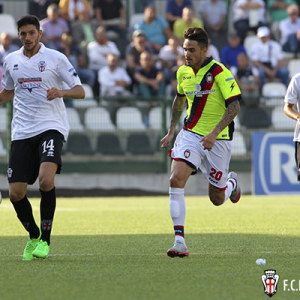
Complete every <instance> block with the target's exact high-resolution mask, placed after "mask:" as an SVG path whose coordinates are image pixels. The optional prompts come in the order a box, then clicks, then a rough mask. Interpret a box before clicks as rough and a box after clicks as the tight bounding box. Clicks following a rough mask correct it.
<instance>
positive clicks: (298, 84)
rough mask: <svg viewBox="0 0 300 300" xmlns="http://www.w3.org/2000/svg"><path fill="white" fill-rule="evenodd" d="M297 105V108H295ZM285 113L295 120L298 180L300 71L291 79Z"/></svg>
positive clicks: (299, 174)
mask: <svg viewBox="0 0 300 300" xmlns="http://www.w3.org/2000/svg"><path fill="white" fill-rule="evenodd" d="M294 106H296V110H295V109H294ZM283 111H284V113H285V114H286V115H287V116H288V117H289V118H291V119H293V120H295V121H296V122H295V130H294V139H293V140H294V142H295V159H296V167H297V180H298V181H300V73H297V74H295V75H294V76H293V78H292V79H291V82H290V84H289V86H288V89H287V91H286V95H285V98H284V110H283Z"/></svg>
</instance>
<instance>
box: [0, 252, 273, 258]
mask: <svg viewBox="0 0 300 300" xmlns="http://www.w3.org/2000/svg"><path fill="white" fill-rule="evenodd" d="M252 253H253V254H272V253H274V252H273V251H258V252H252ZM98 255H101V256H103V253H70V254H58V253H57V254H49V256H50V257H51V256H53V257H69V256H98ZM106 255H107V256H152V255H155V256H160V255H167V253H154V254H151V253H114V254H106ZM190 255H244V252H215V253H212V252H192V253H190ZM0 257H22V255H19V254H0Z"/></svg>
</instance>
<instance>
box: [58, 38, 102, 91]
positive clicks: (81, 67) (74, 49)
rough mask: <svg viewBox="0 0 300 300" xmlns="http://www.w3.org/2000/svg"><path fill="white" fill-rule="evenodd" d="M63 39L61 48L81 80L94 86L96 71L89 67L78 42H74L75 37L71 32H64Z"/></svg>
mask: <svg viewBox="0 0 300 300" xmlns="http://www.w3.org/2000/svg"><path fill="white" fill-rule="evenodd" d="M61 39H62V46H61V48H60V49H59V50H60V52H62V53H64V54H65V55H66V57H67V58H68V59H69V61H70V63H71V64H72V65H73V67H74V68H75V70H76V72H77V74H78V76H79V78H80V79H81V81H82V82H83V83H87V84H88V85H89V86H91V87H93V86H94V83H95V80H96V75H95V72H94V71H92V70H89V69H87V64H86V59H85V56H84V55H83V54H82V51H81V49H80V48H79V47H78V46H77V45H76V44H73V43H72V42H73V39H72V36H71V35H70V34H68V33H63V34H62V37H61Z"/></svg>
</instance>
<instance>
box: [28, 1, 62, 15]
mask: <svg viewBox="0 0 300 300" xmlns="http://www.w3.org/2000/svg"><path fill="white" fill-rule="evenodd" d="M53 2H56V3H57V2H58V1H53V0H52V1H51V0H30V1H29V2H28V12H29V14H30V15H34V16H37V17H38V18H39V19H40V20H43V19H45V18H46V17H47V8H48V6H49V5H50V4H52V3H53Z"/></svg>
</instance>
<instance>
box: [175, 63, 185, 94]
mask: <svg viewBox="0 0 300 300" xmlns="http://www.w3.org/2000/svg"><path fill="white" fill-rule="evenodd" d="M176 79H177V94H178V95H179V96H184V95H185V94H184V90H183V88H182V86H181V81H182V72H181V68H179V69H178V70H177V72H176Z"/></svg>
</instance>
